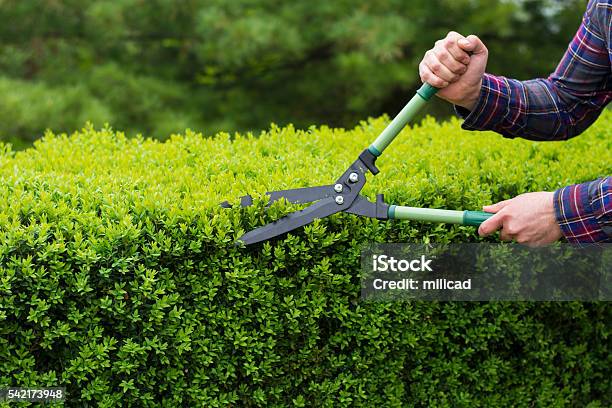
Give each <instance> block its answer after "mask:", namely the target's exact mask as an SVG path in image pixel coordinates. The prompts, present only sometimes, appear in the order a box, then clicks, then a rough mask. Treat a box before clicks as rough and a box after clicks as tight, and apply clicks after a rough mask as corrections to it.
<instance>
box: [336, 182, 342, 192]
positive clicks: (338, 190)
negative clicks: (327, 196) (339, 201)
mask: <svg viewBox="0 0 612 408" xmlns="http://www.w3.org/2000/svg"><path fill="white" fill-rule="evenodd" d="M334 191H335V192H336V193H341V192H342V184H340V183H338V184H336V185H334Z"/></svg>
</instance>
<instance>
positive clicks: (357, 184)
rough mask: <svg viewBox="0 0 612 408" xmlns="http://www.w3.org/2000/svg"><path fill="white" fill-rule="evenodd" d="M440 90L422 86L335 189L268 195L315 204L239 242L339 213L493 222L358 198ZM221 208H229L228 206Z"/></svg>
mask: <svg viewBox="0 0 612 408" xmlns="http://www.w3.org/2000/svg"><path fill="white" fill-rule="evenodd" d="M437 91H438V89H437V88H435V87H433V86H431V85H429V84H428V83H425V84H423V86H421V88H419V90H417V91H416V94H415V95H414V96H413V97H412V99H410V101H409V102H408V103H407V104H406V106H404V108H403V109H402V110H401V111H400V112H399V113H398V114H397V116H396V117H395V118H394V119H393V120H392V121H391V123H389V125H388V126H387V127H386V128H385V129H384V130H383V131H382V133H381V134H380V135H379V136H378V137H377V138H376V140H374V142H373V143H372V144H371V145H370V146H369V147H368V148H367V149H365V150H364V151H363V152H361V154H360V155H359V157H358V158H357V160H355V161H354V162H353V164H351V165H350V166H349V168H348V169H346V171H345V172H344V173H343V174H342V175H341V176H340V177H338V179H336V181H335V182H334V183H333V184H328V185H324V186H317V187H304V188H296V189H289V190H280V191H271V192H267V193H266V194H267V195H268V196H269V200H268V206H269V205H270V204H272V203H273V202H274V201H277V200H279V199H281V198H284V199H285V200H287V201H289V202H291V203H294V204H305V203H311V202H314V204H312V205H310V206H309V207H307V208H305V209H303V210H299V211H295V212H293V213H291V214H288V215H286V216H285V217H283V218H281V219H279V220H277V221H274V222H271V223H269V224H266V225H264V226H262V227H259V228H256V229H254V230H252V231H249V232H247V233H246V234H244V235H242V236H241V237H240V238H239V241H241V242H243V243H244V244H246V245H250V244H255V243H257V242H262V241H266V240H269V239H271V238H274V237H277V236H280V235H283V234H285V233H287V232H289V231H293V230H295V229H297V228H300V227H302V226H304V225H306V224H309V223H311V222H312V221H314V220H315V219H317V218H319V219H320V218H325V217H328V216H330V215H332V214H335V213H338V212H346V213H350V214H355V215H360V216H363V217H370V218H377V219H379V220H388V219H392V220H415V221H425V222H444V223H450V224H461V225H472V226H479V225H480V224H481V223H482V222H484V221H485V220H487V219H488V218H490V217H491V216H492V215H493V214H492V213H487V212H483V211H456V210H440V209H433V208H418V207H405V206H401V205H389V204H387V203H385V202H384V197H383V194H377V196H376V201H375V202H371V201H370V200H368V199H367V198H366V197H364V196H362V195H360V194H359V193H360V191H361V189H362V188H363V186H364V185H365V183H366V174H367V173H368V172H370V173H372V175H376V174H378V173H379V170H378V168H377V167H376V165H375V163H376V159H377V158H378V157H380V156H381V155H382V153H383V152H384V151H385V149H386V148H387V147H388V146H389V145H390V144H391V142H392V141H393V139H395V137H396V136H397V135H398V134H399V132H400V131H401V130H402V129H403V128H404V126H406V124H407V123H408V121H410V120H411V119H412V118H413V117H414V115H415V114H416V113H417V112H418V111H419V110H420V109H421V108H422V107H423V106H424V105H425V104H426V103H427V102H428V101H429V99H430V98H431V97H432V96H433V95H435V93H436V92H437ZM252 203H253V199H252V198H251V196H250V195H246V196H243V197H241V199H240V205H241V206H242V207H247V206H249V205H251V204H252ZM221 205H222V206H223V207H231V205H230V204H229V203H228V202H227V201H225V202H223V203H222V204H221ZM237 244H238V242H237Z"/></svg>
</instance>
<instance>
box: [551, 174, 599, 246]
mask: <svg viewBox="0 0 612 408" xmlns="http://www.w3.org/2000/svg"><path fill="white" fill-rule="evenodd" d="M591 183H593V182H588V183H582V184H574V185H571V186H567V187H563V188H560V189H559V190H557V191H555V194H554V199H553V202H554V206H555V217H556V219H557V223H558V224H559V227H560V228H561V232H562V233H563V236H565V238H566V239H567V241H568V242H570V243H592V242H605V241H607V240H608V239H609V238H608V236H607V235H606V234H605V233H604V232H603V230H602V229H601V227H600V225H599V223H598V222H597V219H596V217H595V214H594V212H593V208H592V206H591V200H590V196H589V187H590V185H591Z"/></svg>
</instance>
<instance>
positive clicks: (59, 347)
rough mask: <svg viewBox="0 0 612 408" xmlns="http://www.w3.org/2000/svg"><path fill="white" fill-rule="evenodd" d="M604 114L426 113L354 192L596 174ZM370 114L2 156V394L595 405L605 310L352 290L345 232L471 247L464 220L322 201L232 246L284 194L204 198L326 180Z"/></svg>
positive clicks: (439, 196) (466, 194)
mask: <svg viewBox="0 0 612 408" xmlns="http://www.w3.org/2000/svg"><path fill="white" fill-rule="evenodd" d="M611 119H612V113H609V112H605V113H604V114H603V116H602V118H601V119H600V120H599V121H598V122H597V123H596V124H595V125H594V126H593V127H592V128H591V129H590V130H589V131H588V132H587V133H586V134H585V135H582V136H579V137H577V138H575V139H573V140H570V141H566V142H562V143H561V142H555V143H535V142H529V141H523V140H508V139H503V138H501V137H500V136H498V135H494V134H492V133H482V134H476V133H468V132H465V131H462V130H460V127H459V122H458V121H451V122H445V123H441V124H438V123H436V122H435V121H433V120H432V119H427V120H425V121H424V122H423V123H422V125H420V126H416V127H414V128H412V129H406V130H404V131H403V133H402V134H401V135H400V136H399V137H398V138H397V139H396V141H395V142H394V144H393V145H392V147H391V148H390V149H388V150H387V151H385V154H384V155H383V156H382V157H381V158H380V159H379V161H378V163H377V165H378V166H379V168H380V170H381V173H380V174H379V175H378V176H376V177H372V176H370V177H369V180H368V183H367V185H366V187H365V188H364V191H363V192H364V194H366V195H370V196H371V197H373V195H374V194H375V193H385V195H386V200H387V201H388V202H390V203H394V204H401V205H410V206H424V207H432V208H450V209H480V208H481V206H482V205H483V204H487V203H490V202H495V201H498V200H502V199H506V198H510V197H513V196H515V195H517V194H520V193H523V192H527V191H538V190H553V189H556V188H559V187H561V186H564V185H567V184H571V183H577V182H581V181H587V180H592V179H594V178H597V177H600V176H604V175H607V174H609V173H611V170H612V163H610V160H609V158H608V157H606V156H607V155H606V154H602V153H601V152H609V151H611V150H612V149H611V148H612V137H611V136H612V125H611V123H610V120H611ZM385 124H386V121H385V120H384V119H375V120H369V121H367V122H363V123H361V124H360V125H359V126H358V127H357V128H355V129H353V130H342V129H329V128H327V127H320V128H315V127H312V128H310V129H308V130H306V131H299V130H295V129H294V128H293V127H291V126H288V127H285V128H279V127H276V126H272V128H271V129H270V130H269V131H267V132H264V133H262V134H261V135H259V136H257V137H256V136H253V135H246V136H241V135H235V136H233V137H232V136H230V135H228V134H219V135H217V136H216V137H214V138H209V139H207V138H203V137H202V136H201V135H198V134H195V133H193V132H187V133H186V134H185V135H182V136H172V137H171V138H170V140H169V141H167V142H165V143H160V142H156V141H152V140H144V139H142V138H136V139H128V138H126V137H125V136H123V135H122V134H121V133H119V132H114V131H112V130H110V129H103V130H100V131H96V130H94V129H92V128H91V127H86V128H85V129H83V130H82V131H81V132H78V133H75V134H73V135H71V136H66V135H53V134H51V133H48V134H47V135H46V136H45V138H44V139H43V140H41V141H39V142H37V143H36V144H35V147H34V148H32V149H28V150H26V151H23V152H18V153H13V152H11V151H10V150H9V149H8V148H6V147H5V148H4V150H3V153H2V156H1V158H0V197H1V199H0V356H2V358H0V385H13V386H26V385H39V386H42V385H48V386H58V385H61V386H66V387H67V390H68V394H69V396H68V401H67V405H79V404H82V403H84V402H85V401H89V402H90V403H92V404H95V405H100V406H114V405H118V404H120V405H122V406H154V405H160V404H161V405H165V406H177V405H184V406H194V405H199V406H227V405H233V406H286V405H295V406H313V405H314V406H337V405H340V406H355V405H363V406H373V405H382V406H487V407H490V406H508V405H513V406H525V405H533V404H535V405H542V406H551V405H557V406H562V405H570V406H575V405H585V404H587V403H592V405H591V406H593V407H595V406H605V405H608V404H609V403H610V402H611V401H610V383H609V378H610V370H609V367H610V363H611V357H610V353H609V349H608V346H609V340H608V336H609V332H610V327H609V321H610V318H611V317H612V316H611V313H610V311H611V309H610V307H609V306H606V304H605V303H599V304H579V303H564V304H556V303H539V304H533V303H433V302H432V303H426V302H411V303H393V304H383V303H378V304H374V303H363V302H361V301H360V300H359V293H360V291H359V289H360V287H359V254H360V248H361V247H362V245H363V244H365V243H368V242H374V241H376V242H451V241H452V242H465V241H475V240H480V238H478V237H477V235H476V233H475V229H474V228H472V227H464V226H451V225H443V224H423V223H418V222H405V221H403V222H402V221H389V222H380V221H377V220H371V219H365V218H360V217H356V216H351V215H348V214H336V215H334V216H332V217H329V218H327V219H324V220H319V221H316V222H315V223H313V224H311V225H309V226H306V227H305V228H303V229H300V230H298V231H296V232H295V233H293V234H290V235H288V236H285V237H283V238H281V239H280V240H277V241H273V242H266V243H264V244H260V245H255V246H253V247H249V248H236V247H234V246H233V242H234V240H235V239H236V238H237V237H239V236H240V235H242V233H243V232H244V231H247V230H250V229H252V228H254V227H256V226H260V225H263V224H265V223H267V222H269V221H271V220H273V219H276V218H279V217H280V216H282V215H284V214H286V213H288V212H291V211H293V210H295V209H296V208H297V206H295V205H291V204H287V203H285V202H279V203H275V204H274V205H273V206H272V207H271V208H270V209H269V210H268V211H264V209H263V206H264V200H256V205H254V206H253V207H250V208H246V209H241V208H234V209H223V208H220V207H219V203H220V202H221V201H223V200H225V199H230V201H232V199H233V201H234V202H236V199H237V197H238V196H240V195H243V194H246V193H252V194H253V193H259V195H260V196H262V195H263V193H264V192H265V191H267V190H278V189H282V188H293V187H302V186H313V185H319V184H328V183H330V182H332V181H333V180H334V179H335V178H336V177H337V175H339V174H341V172H342V171H343V170H344V169H345V168H346V166H347V165H348V164H349V163H351V162H352V161H353V160H354V159H355V157H356V156H357V155H358V154H359V152H360V151H361V150H362V149H363V148H364V147H366V146H367V145H368V144H369V143H370V142H371V141H372V140H373V139H374V138H375V137H376V135H377V134H378V133H379V132H380V131H381V130H382V129H383V128H384V126H385ZM488 240H495V238H494V237H492V238H488Z"/></svg>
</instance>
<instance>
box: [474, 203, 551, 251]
mask: <svg viewBox="0 0 612 408" xmlns="http://www.w3.org/2000/svg"><path fill="white" fill-rule="evenodd" d="M553 196H554V193H550V192H538V193H526V194H521V195H519V196H516V197H514V198H511V199H510V200H505V201H500V202H499V203H497V204H493V205H487V206H484V207H483V210H484V211H486V212H492V213H496V214H495V215H493V216H492V217H491V218H489V219H488V220H486V221H485V222H483V223H482V224H480V227H479V228H478V233H479V234H480V235H481V236H486V235H489V234H492V233H494V232H495V231H497V230H498V229H500V228H501V233H500V237H501V239H502V240H503V241H512V240H514V241H516V242H518V243H520V244H526V245H529V246H541V245H546V244H550V243H552V242H555V241H557V240H558V239H559V238H561V237H562V236H563V234H562V233H561V228H559V224H557V219H556V217H555V208H554V205H553Z"/></svg>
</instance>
